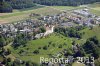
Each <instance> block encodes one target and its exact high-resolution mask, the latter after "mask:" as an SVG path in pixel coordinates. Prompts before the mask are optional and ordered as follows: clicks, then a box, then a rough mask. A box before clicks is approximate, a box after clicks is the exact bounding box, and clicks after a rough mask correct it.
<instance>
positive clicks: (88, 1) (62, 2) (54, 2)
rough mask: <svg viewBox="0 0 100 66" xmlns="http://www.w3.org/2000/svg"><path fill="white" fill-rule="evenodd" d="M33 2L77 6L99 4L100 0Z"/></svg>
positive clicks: (39, 0)
mask: <svg viewBox="0 0 100 66" xmlns="http://www.w3.org/2000/svg"><path fill="white" fill-rule="evenodd" d="M33 2H34V3H38V4H42V5H49V6H52V5H60V6H61V5H64V6H78V5H82V4H90V3H95V2H100V0H33Z"/></svg>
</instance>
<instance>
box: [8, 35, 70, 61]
mask: <svg viewBox="0 0 100 66" xmlns="http://www.w3.org/2000/svg"><path fill="white" fill-rule="evenodd" d="M50 41H51V42H52V43H51V44H50V46H49V47H48V49H47V50H44V49H43V46H45V45H47V46H48V45H49V43H48V42H50ZM64 43H66V45H64ZM53 45H55V47H54V46H53ZM59 45H62V46H63V48H58V47H59ZM71 46H72V45H71V39H70V38H67V37H64V36H62V35H60V34H58V35H56V34H52V35H51V36H49V37H47V38H42V39H38V40H32V41H29V42H28V43H27V46H26V47H23V46H20V47H18V49H13V48H12V47H9V48H10V49H11V51H12V55H13V56H14V57H18V58H20V59H22V60H25V61H28V60H30V59H31V61H34V62H39V58H40V57H41V56H43V57H49V54H51V55H55V54H57V53H58V52H60V51H62V50H63V49H70V48H71ZM39 47H42V48H41V49H39V52H40V53H39V54H36V55H35V54H33V52H34V50H37V49H38V48H39ZM27 49H28V50H27ZM20 50H25V52H24V53H22V55H23V56H20V55H19V54H18V53H19V52H20ZM36 58H37V59H36Z"/></svg>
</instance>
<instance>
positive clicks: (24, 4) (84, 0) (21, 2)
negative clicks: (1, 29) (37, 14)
mask: <svg viewBox="0 0 100 66" xmlns="http://www.w3.org/2000/svg"><path fill="white" fill-rule="evenodd" d="M94 2H100V0H0V12H12V10H13V9H23V8H29V7H32V6H35V4H34V3H38V4H42V5H49V6H54V5H57V6H61V5H62V6H78V5H82V4H90V3H94Z"/></svg>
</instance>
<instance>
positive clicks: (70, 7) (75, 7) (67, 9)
mask: <svg viewBox="0 0 100 66" xmlns="http://www.w3.org/2000/svg"><path fill="white" fill-rule="evenodd" d="M51 7H52V8H54V9H57V10H60V11H71V10H75V9H80V8H83V7H80V6H51Z"/></svg>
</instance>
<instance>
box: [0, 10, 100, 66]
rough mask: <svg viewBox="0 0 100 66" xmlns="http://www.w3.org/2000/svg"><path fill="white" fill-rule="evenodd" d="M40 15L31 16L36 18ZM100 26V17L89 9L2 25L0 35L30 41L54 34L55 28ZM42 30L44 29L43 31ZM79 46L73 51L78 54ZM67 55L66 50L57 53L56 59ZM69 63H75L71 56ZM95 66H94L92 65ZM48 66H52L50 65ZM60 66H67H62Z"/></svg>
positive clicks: (75, 46) (62, 65)
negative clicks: (19, 35)
mask: <svg viewBox="0 0 100 66" xmlns="http://www.w3.org/2000/svg"><path fill="white" fill-rule="evenodd" d="M35 15H38V14H31V15H30V17H34V16H35ZM97 25H100V16H96V15H94V14H91V13H90V12H89V11H88V9H78V10H74V11H72V12H71V13H69V12H62V13H60V14H57V15H51V16H50V15H47V16H40V18H38V19H31V18H29V19H26V20H22V21H18V22H15V23H8V24H1V25H0V34H1V35H3V36H4V37H6V38H12V39H14V38H16V36H17V34H24V35H25V36H28V35H30V37H29V38H30V40H37V39H41V38H43V37H46V36H48V35H50V34H52V33H54V29H55V27H64V28H67V27H68V28H70V27H75V26H87V27H91V26H92V27H94V26H97ZM41 28H42V29H41ZM78 47H79V45H76V44H75V45H73V50H74V51H75V52H77V49H78ZM63 53H66V50H63V51H62V52H59V53H56V55H54V57H59V56H60V55H61V54H63ZM68 58H69V63H72V62H73V60H72V59H73V56H69V57H68ZM92 65H93V66H94V64H92ZM48 66H51V64H50V63H48ZM59 66H65V64H60V65H59Z"/></svg>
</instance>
